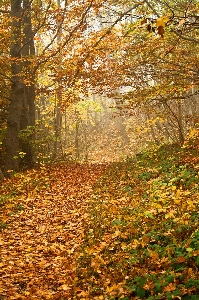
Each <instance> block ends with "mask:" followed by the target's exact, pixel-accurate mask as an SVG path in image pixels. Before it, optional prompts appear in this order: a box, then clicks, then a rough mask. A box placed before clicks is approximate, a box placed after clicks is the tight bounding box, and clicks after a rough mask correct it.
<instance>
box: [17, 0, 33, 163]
mask: <svg viewBox="0 0 199 300" xmlns="http://www.w3.org/2000/svg"><path fill="white" fill-rule="evenodd" d="M22 27H23V46H22V51H21V53H22V57H23V59H24V60H23V72H24V74H23V76H24V82H26V80H27V83H24V93H23V107H22V114H21V123H20V130H25V135H24V138H22V139H20V146H21V151H22V152H24V153H25V156H24V157H23V159H22V160H21V166H22V167H24V166H26V167H33V166H34V164H35V156H34V148H33V141H34V138H35V137H34V126H35V78H34V74H33V72H32V71H31V63H30V61H29V58H32V57H34V56H35V47H34V41H33V33H32V24H31V2H30V0H23V23H22ZM22 136H23V135H22Z"/></svg>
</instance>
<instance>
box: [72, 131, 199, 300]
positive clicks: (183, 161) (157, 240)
mask: <svg viewBox="0 0 199 300" xmlns="http://www.w3.org/2000/svg"><path fill="white" fill-rule="evenodd" d="M198 137H199V135H198V131H195V132H194V134H193V132H192V135H191V137H190V138H189V140H188V141H186V142H185V143H184V145H183V147H180V146H178V145H162V146H160V147H153V148H150V149H147V150H145V151H144V152H143V153H140V154H139V155H137V156H136V157H134V158H132V159H128V161H126V162H123V163H115V164H113V165H112V166H111V167H110V168H109V169H108V170H107V171H106V173H105V174H104V175H103V177H101V178H100V180H99V181H98V182H97V183H96V184H95V189H94V194H93V196H92V197H91V199H90V202H89V213H90V215H91V217H90V222H88V224H87V228H86V230H85V232H86V238H85V241H84V245H83V246H82V250H81V253H80V255H79V260H78V268H77V277H76V286H78V287H79V298H80V299H83V298H84V299H112V300H116V299H123V300H129V299H147V300H153V299H168V300H170V299H183V300H188V299H190V300H196V299H198V295H199V228H198V221H199V203H198V199H199V139H198Z"/></svg>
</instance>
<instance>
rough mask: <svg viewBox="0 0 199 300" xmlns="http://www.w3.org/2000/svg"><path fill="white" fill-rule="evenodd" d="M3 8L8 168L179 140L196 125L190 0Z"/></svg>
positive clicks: (3, 138)
mask: <svg viewBox="0 0 199 300" xmlns="http://www.w3.org/2000/svg"><path fill="white" fill-rule="evenodd" d="M0 14H1V32H0V33H1V52H0V53H1V56H0V59H1V72H0V85H1V94H0V99H1V102H0V105H1V110H0V121H1V134H0V142H1V145H2V146H1V165H2V168H3V172H4V173H5V175H6V174H8V171H9V170H14V171H16V170H19V169H23V168H27V167H28V168H29V167H32V166H34V165H35V164H36V163H38V162H41V161H48V160H57V159H84V160H89V159H90V160H93V159H95V157H96V160H99V159H101V158H104V160H107V159H110V158H111V157H113V153H114V154H115V155H114V159H120V158H121V157H122V156H125V155H126V156H128V155H129V154H133V153H136V152H138V151H139V150H140V149H141V148H142V147H143V146H145V145H148V144H149V143H150V142H154V141H155V142H156V143H157V144H158V143H161V142H163V141H168V142H179V143H183V141H184V139H185V137H186V135H187V133H188V132H189V130H190V128H193V127H195V126H196V124H197V122H198V113H199V111H198V109H199V108H198V107H199V106H198V72H199V71H198V70H199V67H198V43H199V41H198V27H199V19H198V3H197V1H165V2H159V1H134V2H128V1H97V0H96V1H57V2H56V1H43V2H42V1H36V2H35V1H22V0H18V1H16V0H13V1H1V7H0ZM138 141H139V143H138ZM113 145H114V146H113ZM100 147H101V149H103V151H101V149H100ZM98 156H99V157H98Z"/></svg>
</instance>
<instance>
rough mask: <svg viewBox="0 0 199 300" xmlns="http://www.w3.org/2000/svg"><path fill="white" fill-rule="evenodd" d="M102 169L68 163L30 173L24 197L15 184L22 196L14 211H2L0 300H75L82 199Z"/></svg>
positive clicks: (83, 208)
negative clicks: (5, 225) (74, 288)
mask: <svg viewBox="0 0 199 300" xmlns="http://www.w3.org/2000/svg"><path fill="white" fill-rule="evenodd" d="M106 168H107V166H106V165H100V164H99V165H80V164H71V165H68V166H66V165H62V166H60V165H56V166H52V167H50V168H48V169H46V170H43V173H42V170H40V171H35V173H34V172H33V173H29V175H26V176H29V177H24V180H25V182H26V192H23V189H24V186H23V187H22V186H21V183H20V181H19V182H17V180H15V181H16V183H15V184H16V190H17V189H19V190H20V189H21V190H22V193H21V195H20V196H19V197H18V199H17V200H16V202H15V204H14V205H15V208H16V207H17V209H16V210H14V209H13V204H12V205H11V206H10V207H9V205H8V208H7V206H5V207H6V210H5V209H4V211H3V214H4V218H5V217H6V216H9V217H7V218H8V220H7V223H8V227H7V228H6V229H3V230H2V231H1V237H0V253H1V258H0V259H1V260H0V267H1V268H0V278H2V279H1V283H0V299H1V300H4V299H6V300H7V299H9V300H12V299H26V300H29V299H60V300H61V299H62V300H63V299H75V296H73V295H74V294H73V293H75V291H73V286H74V284H73V283H74V280H75V269H76V255H77V254H76V253H77V249H78V247H79V245H80V244H81V242H82V239H83V237H84V225H85V222H86V220H87V211H86V208H87V200H88V197H89V195H90V194H91V193H92V186H93V184H94V183H95V181H96V180H97V179H98V178H99V177H100V175H101V174H102V173H103V172H104V170H105V169H106ZM30 174H31V175H30ZM33 178H35V182H36V183H37V184H35V187H34V189H33V188H32V185H31V184H32V180H34V179H33ZM39 178H41V183H40V181H39ZM23 182H24V181H23ZM44 183H45V185H44ZM18 184H19V185H18ZM29 185H30V186H31V188H30V186H29Z"/></svg>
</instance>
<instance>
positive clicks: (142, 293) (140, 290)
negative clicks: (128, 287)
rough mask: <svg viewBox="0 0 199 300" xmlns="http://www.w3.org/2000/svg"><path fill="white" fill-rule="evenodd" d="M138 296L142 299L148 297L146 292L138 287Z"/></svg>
mask: <svg viewBox="0 0 199 300" xmlns="http://www.w3.org/2000/svg"><path fill="white" fill-rule="evenodd" d="M136 294H137V296H139V297H140V298H141V299H143V298H144V297H145V295H146V291H145V290H144V289H143V288H141V287H138V288H137V290H136Z"/></svg>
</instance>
